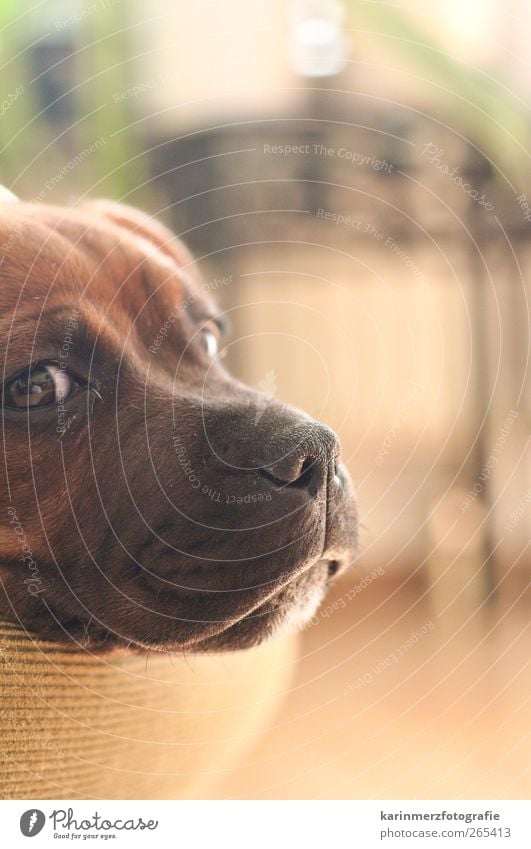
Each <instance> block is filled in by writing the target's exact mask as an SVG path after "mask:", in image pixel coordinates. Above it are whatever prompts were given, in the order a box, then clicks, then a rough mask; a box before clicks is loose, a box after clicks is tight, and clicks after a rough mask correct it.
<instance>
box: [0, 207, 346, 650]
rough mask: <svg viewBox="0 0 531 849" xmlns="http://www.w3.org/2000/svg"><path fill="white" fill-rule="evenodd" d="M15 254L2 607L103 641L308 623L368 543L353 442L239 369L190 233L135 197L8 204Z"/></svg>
mask: <svg viewBox="0 0 531 849" xmlns="http://www.w3.org/2000/svg"><path fill="white" fill-rule="evenodd" d="M0 258H1V265H0V276H1V283H0V286H1V289H0V293H1V294H0V299H1V308H0V325H1V332H0V339H1V343H0V344H1V358H2V371H3V375H2V384H3V390H2V401H3V404H2V407H3V411H2V429H3V439H2V452H3V457H2V464H1V468H2V472H1V474H2V477H3V482H2V490H1V504H0V516H1V530H0V533H1V536H0V545H1V562H0V576H1V578H2V584H3V592H2V593H1V600H0V616H1V617H2V618H4V619H6V618H7V619H9V620H11V621H18V622H21V623H22V624H23V625H24V626H25V627H27V628H29V629H31V630H33V631H36V632H37V633H38V634H40V635H41V636H44V637H47V638H51V639H54V640H59V641H62V642H65V641H67V642H74V643H78V644H79V645H82V646H83V647H86V648H89V649H96V650H102V649H104V648H110V647H113V646H116V645H128V644H131V645H133V646H136V647H149V648H156V649H169V650H173V649H177V648H181V647H183V648H184V647H186V648H190V649H192V650H194V651H207V650H209V651H210V650H213V649H216V650H221V649H236V648H245V647H248V646H251V645H255V644H257V643H259V642H260V641H262V640H263V639H265V638H267V637H269V636H272V635H275V634H277V633H279V632H281V631H282V632H284V631H285V630H286V629H289V628H294V627H297V626H300V625H302V624H304V623H305V622H306V621H307V620H308V618H309V617H311V616H312V615H313V614H314V613H315V611H316V608H317V606H318V605H319V603H320V601H321V600H322V598H323V596H324V593H325V591H326V588H327V585H328V583H329V580H330V578H331V577H332V576H333V575H334V574H335V573H337V571H338V570H339V569H340V568H342V567H343V566H344V565H346V564H348V562H349V561H350V559H351V556H352V552H353V549H354V545H355V537H356V516H355V509H354V501H353V497H352V492H351V487H350V483H349V481H348V477H347V474H346V472H345V470H344V469H343V467H342V466H341V465H340V464H339V460H338V455H339V446H338V442H337V438H336V436H335V434H334V433H333V432H332V431H331V430H329V429H328V428H327V427H325V426H323V425H321V424H318V423H317V422H315V421H312V420H311V419H310V418H308V417H307V416H306V415H304V414H303V413H301V412H300V411H298V410H295V409H293V408H291V407H288V406H286V405H284V404H280V403H278V402H276V401H275V400H273V399H271V398H269V397H267V396H264V395H261V394H260V393H257V392H255V391H253V390H252V389H250V388H249V387H247V386H244V385H243V384H241V383H239V382H238V381H237V380H235V379H233V378H232V377H231V376H230V375H229V374H228V373H227V371H226V370H225V369H224V368H223V366H222V364H221V363H220V360H219V357H218V355H217V351H218V345H219V342H220V337H221V336H222V333H223V323H222V320H221V317H220V316H219V314H218V312H217V310H216V308H215V306H214V305H213V303H212V302H211V300H210V299H209V297H207V294H206V292H205V291H204V290H205V287H204V286H203V285H202V283H201V281H200V280H199V278H198V276H197V274H196V272H195V270H194V264H193V261H192V259H191V257H190V256H189V254H188V252H187V250H186V249H185V248H184V246H183V245H182V244H181V243H180V242H179V241H178V240H177V239H176V238H175V237H174V236H173V235H172V234H171V233H170V232H169V231H168V230H167V229H166V228H165V227H163V226H162V225H160V224H158V223H156V222H155V221H153V220H152V219H150V218H149V217H147V216H145V215H143V214H142V213H140V212H137V211H136V210H133V209H131V208H128V207H125V206H121V205H119V204H114V203H111V202H104V201H101V202H100V201H94V202H90V203H86V204H83V205H81V206H79V207H78V208H76V209H75V210H69V209H64V208H61V207H52V206H44V205H40V204H30V203H28V204H25V203H21V202H11V203H10V202H5V199H2V202H1V203H0ZM257 413H258V414H257Z"/></svg>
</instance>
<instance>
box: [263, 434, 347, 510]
mask: <svg viewBox="0 0 531 849" xmlns="http://www.w3.org/2000/svg"><path fill="white" fill-rule="evenodd" d="M281 444H282V448H281V453H280V456H278V459H276V460H274V461H273V462H271V463H268V464H267V465H264V466H263V467H262V468H261V469H260V474H261V475H263V476H264V477H265V478H267V479H268V480H269V481H270V482H271V483H273V484H274V485H275V486H277V487H292V488H297V489H301V490H306V491H307V492H308V493H309V494H310V495H312V496H315V495H317V493H318V492H319V491H320V490H321V489H322V488H323V487H324V486H325V485H326V481H327V477H328V475H329V474H331V475H333V476H336V474H337V467H338V466H337V458H338V457H339V452H340V448H339V440H338V438H337V436H336V434H335V433H334V431H333V430H331V429H330V428H329V427H326V425H321V424H317V423H315V424H313V423H312V424H309V425H305V427H304V429H303V430H301V429H300V428H296V429H295V432H292V433H291V434H289V435H288V434H285V435H284V438H283V440H282V443H281ZM276 453H277V455H278V453H279V448H278V443H277V445H276Z"/></svg>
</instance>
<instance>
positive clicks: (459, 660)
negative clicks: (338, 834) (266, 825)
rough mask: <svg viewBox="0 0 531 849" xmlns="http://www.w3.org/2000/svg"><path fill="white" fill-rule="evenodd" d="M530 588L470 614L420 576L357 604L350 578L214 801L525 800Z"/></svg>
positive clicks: (530, 750)
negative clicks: (437, 595)
mask: <svg viewBox="0 0 531 849" xmlns="http://www.w3.org/2000/svg"><path fill="white" fill-rule="evenodd" d="M352 583H355V581H354V582H353V581H352V580H351V581H350V584H351V586H352ZM523 585H524V581H523V579H522V581H521V582H520V586H518V582H517V583H516V585H514V586H513V588H512V589H511V591H510V592H509V593H508V594H507V596H506V597H505V598H501V599H499V600H498V601H497V602H496V603H494V604H491V605H483V606H481V608H480V609H479V610H476V611H475V612H474V611H472V612H471V613H470V612H468V614H467V612H466V611H463V610H461V609H458V608H457V609H453V608H452V606H451V605H450V607H449V608H447V609H446V611H444V612H443V613H442V614H441V612H439V613H437V612H436V611H437V607H436V606H435V605H434V604H433V600H432V599H431V595H430V592H425V589H424V588H423V586H422V584H420V583H419V582H415V583H413V582H412V581H405V582H402V583H401V582H400V581H399V580H397V581H396V582H395V583H390V582H389V580H388V579H387V578H385V579H383V578H382V579H380V580H376V581H375V582H374V583H373V584H371V586H369V587H368V588H366V589H364V590H363V592H361V593H360V594H359V595H356V596H355V597H354V598H353V599H352V600H349V598H348V595H347V593H348V591H349V589H350V587H349V585H348V584H342V585H340V586H339V587H338V588H337V590H336V592H335V595H334V596H333V597H332V599H328V600H327V602H333V601H334V600H336V601H337V600H338V599H343V601H339V602H338V603H337V605H336V610H335V611H334V612H333V613H332V614H331V615H329V616H326V615H325V617H320V618H319V622H318V623H317V624H314V625H312V626H310V627H309V628H308V629H307V630H306V632H305V633H304V635H303V639H302V647H301V659H300V662H299V664H298V666H297V668H296V670H295V672H294V678H293V681H292V686H291V688H290V689H289V692H288V693H287V694H286V699H285V702H284V704H283V707H282V709H281V711H280V713H279V714H278V715H277V717H276V720H275V722H274V724H273V726H272V727H271V728H270V730H269V731H268V732H267V733H266V735H265V736H263V737H262V738H261V739H260V740H259V741H258V742H257V745H256V747H255V748H254V750H253V751H252V752H251V753H250V754H248V755H247V756H246V759H245V761H243V762H241V763H239V764H237V765H236V766H235V767H234V768H233V769H232V770H231V771H229V772H226V773H225V774H224V775H223V776H222V778H221V781H220V784H219V786H218V788H217V791H216V794H215V795H216V796H217V798H220V797H222V798H235V797H236V798H239V797H248V798H259V799H271V798H278V799H301V798H367V799H370V798H420V799H422V798H426V799H433V798H439V799H444V798H467V799H473V798H476V799H483V798H485V799H490V798H492V799H502V798H529V795H530V792H531V775H530V772H529V767H530V764H531V747H530V731H531V710H530V704H529V695H530V692H531V686H530V676H529V658H530V655H531V652H530V639H529V630H528V629H529V599H527V600H526V599H525V595H523V594H522V588H523ZM343 604H344V606H343ZM325 614H326V609H325ZM467 619H469V621H467ZM414 634H415V635H416V638H415V636H412V635H414Z"/></svg>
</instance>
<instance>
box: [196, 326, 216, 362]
mask: <svg viewBox="0 0 531 849" xmlns="http://www.w3.org/2000/svg"><path fill="white" fill-rule="evenodd" d="M219 337H220V329H219V327H218V325H217V324H216V323H215V322H214V321H209V322H208V324H205V326H204V327H203V328H201V330H200V338H201V343H202V345H203V348H204V349H205V353H206V355H207V357H208V358H209V360H213V359H214V357H215V356H216V354H217V353H218V350H219Z"/></svg>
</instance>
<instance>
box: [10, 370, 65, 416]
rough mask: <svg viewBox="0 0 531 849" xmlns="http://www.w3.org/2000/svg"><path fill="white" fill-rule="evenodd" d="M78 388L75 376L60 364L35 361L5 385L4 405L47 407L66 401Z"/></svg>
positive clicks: (17, 407) (13, 406)
mask: <svg viewBox="0 0 531 849" xmlns="http://www.w3.org/2000/svg"><path fill="white" fill-rule="evenodd" d="M78 388H79V387H78V385H77V383H76V382H75V380H74V378H73V377H72V376H71V375H70V374H69V373H68V372H67V371H65V370H64V369H61V368H59V366H56V365H51V364H50V365H48V364H43V363H34V364H33V365H31V366H27V367H26V368H25V369H24V371H22V372H20V374H19V375H18V376H17V377H15V378H14V379H13V380H9V381H8V382H7V383H6V384H5V385H4V392H3V400H4V406H6V407H12V408H16V409H21V408H28V407H30V408H33V407H47V406H49V405H50V404H58V403H60V402H62V401H65V400H66V399H67V398H68V397H70V396H71V395H72V394H73V393H74V392H75V391H76V389H78Z"/></svg>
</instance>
